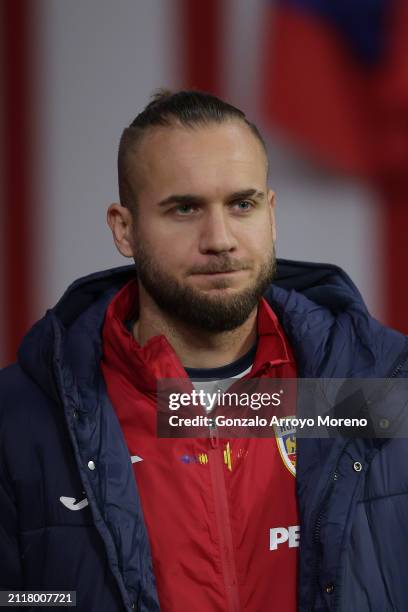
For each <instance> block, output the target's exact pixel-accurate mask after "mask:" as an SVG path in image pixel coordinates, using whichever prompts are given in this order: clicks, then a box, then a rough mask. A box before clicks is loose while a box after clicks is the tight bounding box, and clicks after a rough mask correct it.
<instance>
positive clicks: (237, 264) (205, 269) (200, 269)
mask: <svg viewBox="0 0 408 612" xmlns="http://www.w3.org/2000/svg"><path fill="white" fill-rule="evenodd" d="M250 267H251V265H250V262H249V261H245V260H238V259H232V258H230V257H228V258H224V259H221V260H218V261H211V262H209V263H208V264H206V265H203V266H194V267H193V268H191V269H190V274H217V273H220V272H238V271H239V270H249V269H250Z"/></svg>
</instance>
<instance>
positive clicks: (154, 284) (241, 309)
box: [134, 240, 276, 332]
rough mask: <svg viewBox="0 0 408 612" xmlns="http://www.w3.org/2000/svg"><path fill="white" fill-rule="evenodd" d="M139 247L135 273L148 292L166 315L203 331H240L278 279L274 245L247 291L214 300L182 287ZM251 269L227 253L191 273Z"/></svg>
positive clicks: (220, 283)
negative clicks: (276, 277)
mask: <svg viewBox="0 0 408 612" xmlns="http://www.w3.org/2000/svg"><path fill="white" fill-rule="evenodd" d="M137 244H138V247H137V251H136V253H135V254H134V255H135V263H136V269H137V274H138V277H139V280H140V282H141V284H142V286H143V287H144V289H145V290H146V292H147V293H148V294H149V295H150V297H151V298H152V299H153V301H154V302H155V303H156V304H157V306H159V308H160V309H161V310H162V311H163V312H165V313H167V314H168V315H170V316H171V317H172V318H176V319H178V320H179V321H180V322H182V323H183V324H184V325H188V326H191V327H194V328H195V329H198V330H200V331H208V332H224V331H231V330H233V329H236V328H237V327H240V326H241V325H242V324H243V323H245V321H246V320H247V319H248V317H249V315H250V314H251V313H252V311H253V310H254V308H255V307H256V306H257V305H258V302H259V300H260V298H261V297H262V295H263V294H264V293H265V291H266V289H267V288H268V287H269V285H270V284H271V282H272V280H273V278H274V276H275V271H276V257H275V247H274V245H273V243H272V245H271V249H270V253H269V255H268V257H267V258H266V259H265V261H264V262H263V263H262V265H261V267H260V270H259V272H258V274H257V277H256V278H255V279H254V280H253V281H252V283H251V284H250V285H249V286H248V287H246V288H245V289H242V290H241V291H239V292H236V293H234V294H233V295H217V296H211V295H209V293H210V292H211V290H209V291H204V290H200V289H196V288H195V287H191V286H190V285H187V284H183V283H181V282H180V281H179V280H177V279H176V278H175V277H174V276H172V275H171V274H170V273H169V272H167V271H165V270H164V269H163V268H162V267H161V266H160V263H159V262H158V261H157V260H156V259H155V258H154V256H153V255H152V253H151V252H149V250H148V249H147V248H146V245H142V244H141V241H139V240H138V241H137ZM249 268H250V264H249V262H243V261H239V260H237V259H235V258H232V257H230V256H229V255H227V254H225V253H224V254H222V255H219V256H217V259H216V260H214V259H213V260H212V262H211V263H210V264H209V265H207V266H205V267H204V266H201V267H195V268H193V269H191V270H190V273H191V274H203V273H215V272H228V271H235V270H245V269H249ZM212 283H213V284H212V287H213V288H214V289H226V288H228V287H229V281H228V279H226V278H225V277H224V278H218V279H217V278H214V279H213V281H212Z"/></svg>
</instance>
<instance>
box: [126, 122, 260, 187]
mask: <svg viewBox="0 0 408 612" xmlns="http://www.w3.org/2000/svg"><path fill="white" fill-rule="evenodd" d="M132 165H133V164H132V163H131V164H130V170H131V173H132ZM134 165H135V172H137V179H138V181H137V182H138V184H139V186H138V191H139V195H140V196H142V195H143V194H149V195H151V196H152V197H155V198H158V199H160V198H162V197H166V195H167V192H172V193H200V194H203V195H205V194H206V193H208V194H209V195H210V192H214V191H224V190H228V189H231V191H236V190H237V189H241V188H247V187H248V185H250V186H251V187H255V188H256V187H258V188H259V189H264V188H265V184H266V176H267V160H266V155H265V151H264V149H263V147H262V144H261V143H260V142H259V140H258V138H256V136H255V135H254V134H253V133H252V131H251V130H250V128H249V127H248V126H247V125H246V124H245V123H244V122H241V121H228V122H224V123H221V124H210V125H206V126H194V127H191V128H190V127H184V126H174V127H173V126H172V127H163V128H162V127H160V128H154V129H152V130H151V131H150V132H148V133H147V134H146V135H145V136H144V138H143V140H142V141H141V143H140V146H139V148H138V151H137V153H136V155H135V156H134ZM136 168H137V170H136Z"/></svg>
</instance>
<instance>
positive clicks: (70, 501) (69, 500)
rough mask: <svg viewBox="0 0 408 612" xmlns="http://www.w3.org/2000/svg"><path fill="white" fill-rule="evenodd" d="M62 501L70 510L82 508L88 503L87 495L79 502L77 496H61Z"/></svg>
mask: <svg viewBox="0 0 408 612" xmlns="http://www.w3.org/2000/svg"><path fill="white" fill-rule="evenodd" d="M60 502H61V503H62V504H63V505H64V506H65V507H66V508H68V510H82V508H85V507H86V506H87V505H88V500H87V498H86V497H84V499H81V501H80V502H77V500H76V499H75V497H60Z"/></svg>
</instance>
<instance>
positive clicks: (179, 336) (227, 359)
mask: <svg viewBox="0 0 408 612" xmlns="http://www.w3.org/2000/svg"><path fill="white" fill-rule="evenodd" d="M256 322H257V309H256V308H255V309H254V310H253V311H252V313H251V314H250V316H249V317H248V319H247V320H246V321H245V322H244V323H243V324H242V325H241V326H240V327H237V328H236V329H233V330H231V331H225V332H208V331H205V330H199V329H196V328H195V327H194V328H193V327H191V326H188V325H185V324H184V323H182V322H180V321H178V320H176V319H174V318H173V317H171V316H170V315H168V314H167V313H164V312H163V311H162V310H160V309H159V307H158V306H157V305H156V304H155V303H154V302H153V300H152V299H151V298H150V296H149V295H148V294H146V292H145V291H144V289H143V287H140V286H139V319H138V321H137V322H136V323H135V325H134V327H133V335H134V337H135V339H136V340H137V342H138V343H139V344H140V345H141V346H144V345H145V344H146V342H148V341H149V340H150V338H152V337H153V336H160V335H164V336H166V338H167V340H168V341H169V343H170V344H171V346H172V347H173V349H174V351H175V352H176V353H177V355H178V357H179V359H180V361H181V363H182V364H183V366H184V367H186V368H218V367H221V366H224V365H228V364H229V363H232V362H233V361H235V360H236V359H239V358H240V357H242V355H245V353H247V352H248V351H249V350H250V348H251V347H252V346H253V345H254V344H255V342H256Z"/></svg>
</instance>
